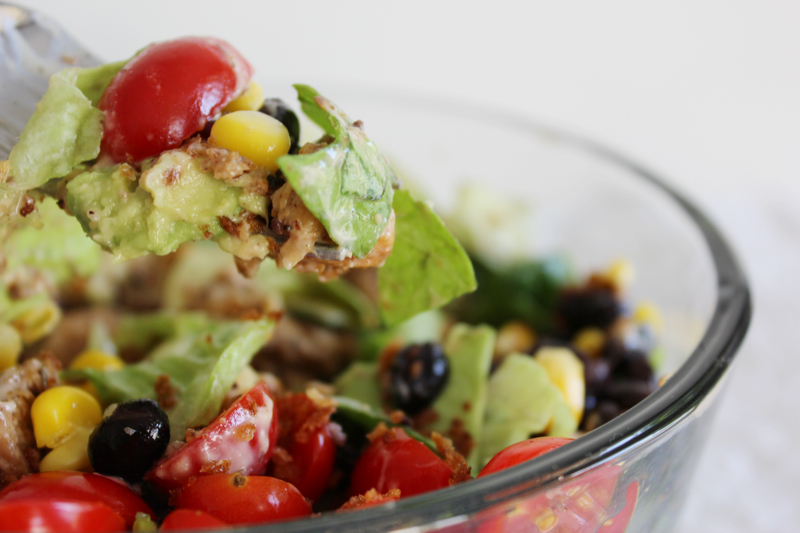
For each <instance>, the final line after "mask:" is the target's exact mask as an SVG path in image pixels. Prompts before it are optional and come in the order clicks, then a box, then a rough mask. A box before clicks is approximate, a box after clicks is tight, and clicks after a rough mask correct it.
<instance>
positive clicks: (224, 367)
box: [63, 316, 274, 440]
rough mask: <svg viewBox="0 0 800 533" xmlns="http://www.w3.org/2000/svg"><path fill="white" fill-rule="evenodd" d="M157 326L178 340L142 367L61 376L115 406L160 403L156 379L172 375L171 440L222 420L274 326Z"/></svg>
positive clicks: (193, 322) (161, 321)
mask: <svg viewBox="0 0 800 533" xmlns="http://www.w3.org/2000/svg"><path fill="white" fill-rule="evenodd" d="M155 323H157V324H159V326H162V327H163V328H164V329H168V328H169V327H174V328H175V332H176V333H179V334H177V335H175V336H173V337H171V338H169V339H168V340H166V341H164V342H162V343H161V344H160V345H158V346H157V347H156V348H155V349H154V350H153V351H152V352H151V353H150V354H149V355H148V356H147V357H146V358H145V359H144V360H143V361H141V362H139V363H136V364H132V365H128V366H126V367H124V368H122V369H120V370H112V371H105V372H104V371H100V370H96V369H90V368H87V369H81V370H68V371H66V372H64V373H63V376H64V378H65V379H67V380H76V379H88V380H89V381H91V383H92V384H93V385H94V387H95V389H96V390H97V393H98V395H99V396H100V398H101V399H102V400H103V402H105V403H115V402H122V401H126V400H133V399H137V398H152V399H155V400H157V399H158V397H157V395H156V391H155V388H154V385H155V382H156V378H158V376H161V375H164V374H166V375H168V376H169V377H170V385H171V386H172V387H173V388H174V392H175V400H176V402H175V405H174V406H173V407H171V408H168V409H166V412H167V414H168V415H169V421H170V432H171V434H172V438H173V440H181V439H182V438H183V435H184V434H185V432H186V429H187V428H193V427H200V426H204V425H206V424H208V423H209V422H211V421H212V420H213V419H214V417H216V416H217V414H219V411H220V408H221V405H222V400H223V398H224V397H225V395H226V394H227V393H228V391H229V390H230V388H231V386H232V385H233V383H234V381H235V380H236V376H237V375H238V374H239V372H240V371H241V370H242V368H244V367H245V366H246V365H247V364H249V362H250V360H251V359H252V358H253V356H254V355H255V353H256V352H257V351H258V350H259V349H260V348H261V347H262V346H263V345H264V344H265V343H266V342H267V341H268V340H269V337H270V335H271V333H272V329H273V327H274V323H273V322H272V321H270V320H268V319H266V318H264V319H260V320H257V321H250V322H237V321H230V322H213V321H208V323H206V324H204V325H203V327H200V326H201V324H202V320H199V319H197V318H196V317H193V318H192V319H191V320H189V321H188V322H180V321H176V322H172V323H171V324H170V323H169V321H168V320H164V317H163V316H160V317H159V319H158V320H156V321H155ZM187 324H191V326H190V327H187ZM194 329H197V331H193V330H194ZM162 331H163V330H162Z"/></svg>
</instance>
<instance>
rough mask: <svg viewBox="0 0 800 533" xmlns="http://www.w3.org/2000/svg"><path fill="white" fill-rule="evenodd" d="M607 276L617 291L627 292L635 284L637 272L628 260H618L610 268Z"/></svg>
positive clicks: (606, 273)
mask: <svg viewBox="0 0 800 533" xmlns="http://www.w3.org/2000/svg"><path fill="white" fill-rule="evenodd" d="M605 276H606V277H607V278H608V280H609V281H611V283H613V284H614V287H616V289H617V291H619V292H625V291H626V290H628V288H629V287H630V286H631V285H632V284H633V280H634V278H635V277H636V270H635V269H634V268H633V264H631V262H630V261H628V260H627V259H617V260H616V261H614V262H613V263H611V265H610V266H609V267H608V270H606V272H605Z"/></svg>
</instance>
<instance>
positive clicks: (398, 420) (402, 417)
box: [389, 410, 412, 426]
mask: <svg viewBox="0 0 800 533" xmlns="http://www.w3.org/2000/svg"><path fill="white" fill-rule="evenodd" d="M389 420H391V421H392V424H397V425H398V426H410V425H411V424H412V423H411V419H410V418H408V415H407V414H405V413H404V412H403V411H400V410H397V411H392V413H391V414H390V415H389Z"/></svg>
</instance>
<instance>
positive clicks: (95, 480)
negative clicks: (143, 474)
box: [0, 458, 155, 527]
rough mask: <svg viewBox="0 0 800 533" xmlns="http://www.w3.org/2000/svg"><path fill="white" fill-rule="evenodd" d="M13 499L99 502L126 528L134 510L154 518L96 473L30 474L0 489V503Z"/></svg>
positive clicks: (113, 481) (138, 500)
mask: <svg viewBox="0 0 800 533" xmlns="http://www.w3.org/2000/svg"><path fill="white" fill-rule="evenodd" d="M120 460H123V459H122V458H120ZM16 500H26V501H28V500H30V501H34V500H41V501H73V502H92V503H95V502H99V503H103V504H105V505H106V506H107V507H109V508H110V509H112V510H113V511H114V512H115V513H117V514H118V515H119V516H121V517H122V519H123V520H124V523H125V524H126V525H127V526H128V527H131V526H132V525H133V522H134V520H135V519H136V513H147V514H149V515H150V517H151V518H155V515H154V514H153V511H152V510H151V509H150V506H148V505H147V504H146V503H145V502H144V500H142V499H141V498H140V497H139V496H137V495H136V494H135V493H134V492H133V491H132V490H131V489H129V488H128V486H127V485H126V484H125V483H123V482H121V481H118V480H116V479H113V478H109V477H105V476H101V475H100V474H87V473H83V472H58V471H56V472H42V473H40V474H31V475H29V476H25V477H23V478H21V479H18V480H17V481H15V482H14V483H12V484H11V485H9V486H7V487H6V488H5V489H3V491H2V492H0V503H6V502H10V501H16Z"/></svg>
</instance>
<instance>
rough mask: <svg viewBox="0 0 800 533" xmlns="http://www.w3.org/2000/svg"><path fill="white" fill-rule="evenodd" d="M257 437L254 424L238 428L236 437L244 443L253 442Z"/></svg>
mask: <svg viewBox="0 0 800 533" xmlns="http://www.w3.org/2000/svg"><path fill="white" fill-rule="evenodd" d="M255 435H256V425H255V424H253V423H252V422H251V423H250V424H243V425H241V426H239V427H238V428H236V436H237V437H239V438H240V439H241V440H243V441H251V440H253V437H255Z"/></svg>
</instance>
